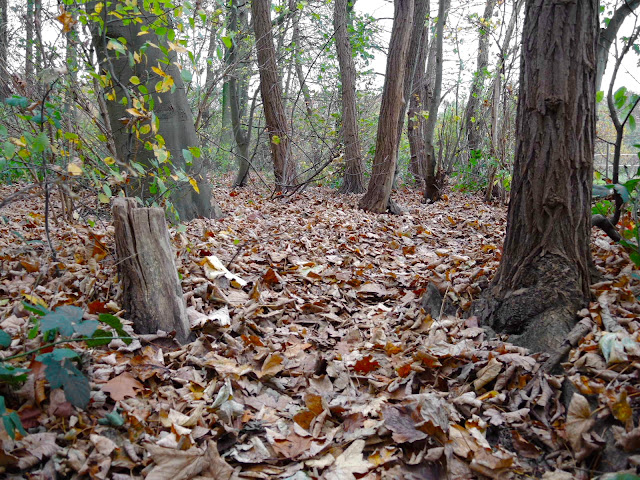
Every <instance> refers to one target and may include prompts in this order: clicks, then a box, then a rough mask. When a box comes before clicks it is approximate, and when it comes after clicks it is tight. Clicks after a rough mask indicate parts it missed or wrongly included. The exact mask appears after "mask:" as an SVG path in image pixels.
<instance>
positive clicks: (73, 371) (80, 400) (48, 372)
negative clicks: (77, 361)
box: [38, 349, 91, 408]
mask: <svg viewBox="0 0 640 480" xmlns="http://www.w3.org/2000/svg"><path fill="white" fill-rule="evenodd" d="M61 350H67V349H59V350H54V351H53V352H51V353H52V354H51V356H47V355H49V354H44V355H39V357H38V358H41V360H40V361H41V362H42V363H43V364H44V366H45V369H44V375H45V378H46V379H47V381H48V382H49V385H51V388H62V389H63V390H64V396H65V397H66V399H67V400H68V401H69V403H71V405H73V406H74V407H78V408H85V407H86V406H87V405H88V404H89V400H90V398H91V387H90V385H89V380H88V379H87V377H85V376H84V375H83V374H82V372H81V371H80V370H78V367H76V366H75V365H74V363H73V361H72V360H71V358H69V357H63V358H62V359H61V360H59V359H58V358H56V357H59V355H56V352H58V351H61ZM72 353H75V352H73V351H72ZM76 355H77V354H76Z"/></svg>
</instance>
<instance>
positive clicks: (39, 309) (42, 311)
mask: <svg viewBox="0 0 640 480" xmlns="http://www.w3.org/2000/svg"><path fill="white" fill-rule="evenodd" d="M22 306H23V307H24V309H25V310H27V311H29V312H31V313H35V314H36V315H39V316H43V315H46V314H47V313H51V310H49V309H47V308H44V307H43V306H42V305H32V304H30V303H28V302H22Z"/></svg>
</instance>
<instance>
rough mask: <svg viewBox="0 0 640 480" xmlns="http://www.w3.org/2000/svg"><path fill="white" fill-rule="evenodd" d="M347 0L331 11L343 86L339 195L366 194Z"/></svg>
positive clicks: (341, 0) (341, 1) (340, 0)
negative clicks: (341, 161)
mask: <svg viewBox="0 0 640 480" xmlns="http://www.w3.org/2000/svg"><path fill="white" fill-rule="evenodd" d="M347 3H348V2H347V0H336V2H335V6H334V10H333V28H334V30H335V39H336V50H337V52H338V63H339V64H340V82H341V83H342V141H343V142H344V163H345V168H344V176H343V180H342V186H341V187H340V190H339V192H340V193H362V192H364V191H365V185H364V166H363V162H362V150H361V146H360V137H359V134H358V110H357V107H356V66H355V63H354V61H353V49H352V47H351V43H350V42H349V33H348V31H347V16H348V14H349V12H348V5H347Z"/></svg>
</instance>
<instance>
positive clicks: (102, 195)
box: [98, 193, 109, 203]
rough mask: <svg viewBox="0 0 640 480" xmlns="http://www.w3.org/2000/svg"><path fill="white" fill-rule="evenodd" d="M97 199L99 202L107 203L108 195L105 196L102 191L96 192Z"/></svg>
mask: <svg viewBox="0 0 640 480" xmlns="http://www.w3.org/2000/svg"><path fill="white" fill-rule="evenodd" d="M98 200H100V203H109V197H107V196H106V195H105V194H104V193H99V194H98Z"/></svg>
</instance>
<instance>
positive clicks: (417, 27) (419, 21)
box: [394, 0, 429, 183]
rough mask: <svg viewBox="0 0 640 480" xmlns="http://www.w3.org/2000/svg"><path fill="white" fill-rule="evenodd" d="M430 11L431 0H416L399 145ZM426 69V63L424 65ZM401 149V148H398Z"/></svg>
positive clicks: (406, 63)
mask: <svg viewBox="0 0 640 480" xmlns="http://www.w3.org/2000/svg"><path fill="white" fill-rule="evenodd" d="M428 13H429V0H415V6H414V13H413V17H414V22H413V28H412V30H411V38H410V39H409V51H408V53H407V59H406V62H405V73H404V87H403V93H402V101H403V104H402V107H403V109H402V113H401V114H400V117H399V118H398V134H397V136H398V139H397V142H398V145H400V139H401V138H402V129H403V128H404V116H405V112H407V111H408V107H409V103H410V100H409V97H410V96H411V94H412V93H413V92H414V86H413V80H414V77H415V73H416V70H417V69H418V65H419V63H420V61H421V59H420V54H421V50H422V48H423V46H424V42H423V38H424V37H425V36H426V35H427V22H426V19H427V14H428ZM422 69H424V65H423V66H422ZM398 150H399V149H398ZM399 154H400V153H399V151H398V152H396V155H397V156H398V158H396V172H395V179H394V183H395V181H396V180H397V178H398V175H399V173H400V170H399V167H400V165H399V162H398V160H399Z"/></svg>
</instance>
